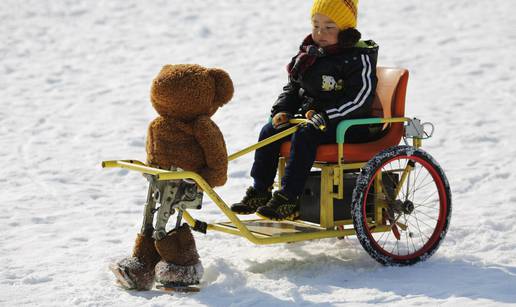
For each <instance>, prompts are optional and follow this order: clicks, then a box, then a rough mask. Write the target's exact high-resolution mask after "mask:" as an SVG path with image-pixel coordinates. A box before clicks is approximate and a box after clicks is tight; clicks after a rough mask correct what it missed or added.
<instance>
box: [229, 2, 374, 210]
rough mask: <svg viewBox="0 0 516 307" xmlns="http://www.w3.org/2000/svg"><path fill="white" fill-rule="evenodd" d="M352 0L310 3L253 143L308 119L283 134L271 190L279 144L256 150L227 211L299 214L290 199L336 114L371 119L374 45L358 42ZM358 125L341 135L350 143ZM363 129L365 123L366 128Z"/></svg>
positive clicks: (329, 137)
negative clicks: (279, 174)
mask: <svg viewBox="0 0 516 307" xmlns="http://www.w3.org/2000/svg"><path fill="white" fill-rule="evenodd" d="M357 4H358V0H315V1H314V4H313V6H312V11H311V19H312V26H313V28H312V34H311V35H308V36H307V37H306V38H305V39H304V41H303V43H302V45H301V47H300V51H299V53H298V54H297V55H296V56H295V57H293V58H292V61H291V62H290V64H289V65H288V67H287V70H288V73H289V82H288V84H287V85H286V86H285V87H284V88H283V93H281V94H280V95H279V97H278V100H277V101H276V102H275V103H274V105H273V106H272V111H271V117H272V121H271V123H268V124H266V125H265V126H264V127H263V128H262V130H261V132H260V136H259V140H263V139H265V138H268V137H270V136H272V135H274V134H276V133H278V132H279V131H281V130H284V129H285V128H286V127H288V126H289V122H288V120H289V118H291V117H293V116H294V115H296V114H301V115H304V117H306V119H307V120H308V124H307V125H305V126H302V127H300V128H299V130H297V131H296V132H295V133H294V134H293V135H292V136H291V137H290V136H289V137H288V138H290V139H291V142H292V145H291V149H290V158H289V159H288V161H287V166H286V169H285V176H284V178H283V181H282V186H281V189H280V190H279V191H276V192H274V194H272V193H271V189H272V184H273V182H274V178H275V176H276V170H277V167H278V159H279V151H280V146H281V141H278V142H274V143H272V144H270V145H267V146H265V147H262V148H260V149H258V150H256V153H255V158H254V164H253V167H252V170H251V176H252V177H253V179H254V185H253V186H252V187H249V188H248V189H247V192H246V195H245V197H244V198H243V199H242V201H241V202H240V203H237V204H233V205H232V206H231V210H232V211H233V212H235V213H237V214H252V213H255V212H256V213H257V214H258V215H260V216H262V217H264V218H267V219H272V220H283V219H296V218H298V217H299V208H298V199H299V197H300V196H301V193H302V191H303V189H304V185H305V181H306V179H307V177H308V175H309V173H310V169H311V168H312V164H313V162H314V160H315V154H316V150H317V146H318V145H319V144H324V143H335V141H336V127H337V124H338V123H339V122H340V121H341V120H343V119H349V118H366V117H371V115H370V113H371V104H372V101H373V97H374V93H375V88H376V83H377V79H376V58H377V53H378V46H377V45H376V44H375V43H374V42H372V41H367V42H360V43H358V41H359V39H360V36H361V35H360V32H358V31H357V30H356V29H355V27H356V20H357ZM363 128H364V127H361V128H360V127H359V128H355V129H354V130H351V131H349V132H348V134H347V135H346V139H351V141H352V142H357V141H365V140H366V138H367V137H368V135H367V133H364V131H363V130H362V129H363ZM366 130H367V127H366Z"/></svg>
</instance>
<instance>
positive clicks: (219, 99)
mask: <svg viewBox="0 0 516 307" xmlns="http://www.w3.org/2000/svg"><path fill="white" fill-rule="evenodd" d="M208 72H209V74H210V76H211V77H212V78H213V80H214V81H215V97H214V99H213V100H214V103H215V104H217V105H218V106H223V105H224V104H226V103H227V102H228V101H230V100H231V98H232V97H233V92H234V88H233V81H231V78H230V77H229V74H228V73H227V72H225V71H224V70H222V69H219V68H211V69H209V71H208Z"/></svg>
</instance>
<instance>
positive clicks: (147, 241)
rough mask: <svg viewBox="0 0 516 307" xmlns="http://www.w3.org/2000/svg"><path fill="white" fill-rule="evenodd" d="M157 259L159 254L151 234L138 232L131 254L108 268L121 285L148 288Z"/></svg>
mask: <svg viewBox="0 0 516 307" xmlns="http://www.w3.org/2000/svg"><path fill="white" fill-rule="evenodd" d="M159 260H160V256H159V254H158V252H157V251H156V247H155V245H154V239H153V238H152V236H151V235H150V234H149V235H141V234H138V236H137V237H136V242H135V244H134V249H133V256H132V257H127V258H124V259H122V260H120V261H119V262H117V263H114V264H112V265H111V266H110V269H111V271H113V273H114V274H115V276H116V278H117V280H118V282H119V284H120V285H121V286H122V287H124V288H126V289H132V290H150V289H151V288H152V286H153V284H154V267H155V266H156V263H158V261H159Z"/></svg>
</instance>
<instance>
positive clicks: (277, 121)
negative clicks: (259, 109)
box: [272, 112, 292, 129]
mask: <svg viewBox="0 0 516 307" xmlns="http://www.w3.org/2000/svg"><path fill="white" fill-rule="evenodd" d="M291 117H292V116H291V115H290V114H288V113H286V112H279V113H278V114H276V115H274V117H273V118H272V126H273V127H274V129H281V128H285V127H287V126H288V125H290V124H289V122H288V120H289V119H290V118H291Z"/></svg>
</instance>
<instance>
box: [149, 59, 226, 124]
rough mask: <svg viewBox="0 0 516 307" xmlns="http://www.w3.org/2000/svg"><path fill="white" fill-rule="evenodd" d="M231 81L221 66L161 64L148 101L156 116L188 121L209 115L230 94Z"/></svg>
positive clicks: (223, 102)
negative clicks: (156, 113)
mask: <svg viewBox="0 0 516 307" xmlns="http://www.w3.org/2000/svg"><path fill="white" fill-rule="evenodd" d="M233 91H234V89H233V82H232V81H231V78H230V77H229V75H228V74H227V73H226V72H225V71H224V70H222V69H218V68H205V67H202V66H200V65H196V64H177V65H165V66H163V68H162V69H161V71H160V72H159V74H158V76H157V77H156V78H154V80H153V82H152V86H151V95H150V96H151V102H152V106H153V107H154V109H155V110H156V111H157V112H158V114H159V115H161V116H163V117H169V118H174V119H179V120H182V121H191V120H194V119H196V118H197V117H199V116H201V115H206V116H212V115H213V114H214V113H215V112H216V111H217V109H218V108H219V107H221V106H222V105H224V104H226V103H227V102H228V101H229V100H230V99H231V98H232V97H233Z"/></svg>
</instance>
